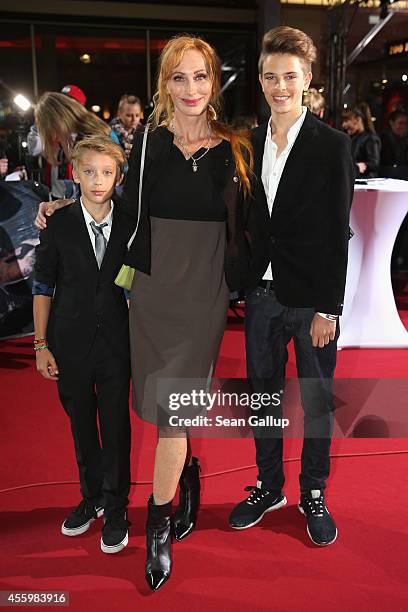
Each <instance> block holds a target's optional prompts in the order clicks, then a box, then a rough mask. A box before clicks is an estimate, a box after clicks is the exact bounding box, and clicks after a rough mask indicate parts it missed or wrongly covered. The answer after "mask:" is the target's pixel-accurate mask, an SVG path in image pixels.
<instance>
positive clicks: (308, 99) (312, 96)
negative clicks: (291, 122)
mask: <svg viewBox="0 0 408 612" xmlns="http://www.w3.org/2000/svg"><path fill="white" fill-rule="evenodd" d="M303 104H304V105H305V106H307V107H308V108H309V109H310V110H311V111H312V113H313V114H315V115H318V114H319V113H321V112H322V111H324V107H325V104H326V101H325V99H324V96H322V94H321V93H320V91H317V89H314V88H313V87H310V89H308V90H307V91H306V92H305V93H304V94H303Z"/></svg>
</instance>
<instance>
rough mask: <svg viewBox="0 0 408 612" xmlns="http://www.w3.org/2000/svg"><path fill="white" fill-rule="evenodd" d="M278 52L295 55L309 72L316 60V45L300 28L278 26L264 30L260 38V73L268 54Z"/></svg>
mask: <svg viewBox="0 0 408 612" xmlns="http://www.w3.org/2000/svg"><path fill="white" fill-rule="evenodd" d="M274 53H278V54H281V55H284V54H288V55H296V57H298V58H299V59H300V60H301V62H302V63H303V66H304V68H305V70H306V72H310V70H311V68H312V64H313V62H315V61H316V55H317V52H316V47H315V46H314V44H313V40H312V39H311V38H310V36H308V35H307V34H306V32H302V30H297V29H296V28H290V27H289V26H279V27H277V28H272V30H269V32H266V34H265V35H264V37H263V39H262V51H261V55H260V57H259V62H258V72H259V74H262V70H263V65H264V62H265V59H266V58H267V57H268V55H272V54H274Z"/></svg>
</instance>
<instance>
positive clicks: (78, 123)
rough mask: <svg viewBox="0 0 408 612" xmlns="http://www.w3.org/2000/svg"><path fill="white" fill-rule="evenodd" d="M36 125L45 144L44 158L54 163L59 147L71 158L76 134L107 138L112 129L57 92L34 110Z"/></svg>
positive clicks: (42, 98) (44, 97) (50, 94)
mask: <svg viewBox="0 0 408 612" xmlns="http://www.w3.org/2000/svg"><path fill="white" fill-rule="evenodd" d="M35 122H36V125H37V128H38V132H39V134H40V137H41V140H42V143H43V155H44V157H45V158H46V159H47V161H49V162H50V163H51V164H56V163H57V153H58V149H59V145H61V146H62V148H63V149H64V153H65V155H66V157H67V159H68V160H70V159H71V152H72V147H73V145H74V138H73V134H79V135H80V136H93V135H98V134H100V135H105V136H107V135H108V134H109V133H110V131H111V129H110V127H109V126H108V125H107V124H106V123H105V122H104V121H102V119H99V117H97V116H96V115H94V113H91V112H90V111H87V110H86V108H85V107H84V106H82V104H80V102H78V101H77V100H74V99H73V98H70V97H69V96H66V95H65V94H62V93H57V92H46V93H45V94H43V95H42V96H41V98H40V99H39V101H38V103H37V105H36V107H35Z"/></svg>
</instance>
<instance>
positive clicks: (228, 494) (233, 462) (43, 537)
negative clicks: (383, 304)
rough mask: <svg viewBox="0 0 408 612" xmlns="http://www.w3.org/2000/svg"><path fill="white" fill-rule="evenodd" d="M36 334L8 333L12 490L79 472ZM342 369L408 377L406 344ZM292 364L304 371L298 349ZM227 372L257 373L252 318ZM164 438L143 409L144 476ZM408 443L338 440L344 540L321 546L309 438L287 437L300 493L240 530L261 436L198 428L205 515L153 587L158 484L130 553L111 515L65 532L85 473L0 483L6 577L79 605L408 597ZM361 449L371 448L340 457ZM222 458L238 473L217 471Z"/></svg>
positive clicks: (5, 385)
mask: <svg viewBox="0 0 408 612" xmlns="http://www.w3.org/2000/svg"><path fill="white" fill-rule="evenodd" d="M407 314H408V313H407V312H406V311H405V312H404V313H403V315H404V316H405V319H406V323H407V322H408V317H406V315H407ZM31 346H32V345H31V338H26V339H20V340H15V341H2V342H1V341H0V350H1V353H0V377H1V392H0V393H1V427H0V447H1V451H2V462H1V466H0V489H1V490H4V489H9V488H13V487H21V486H23V485H28V484H32V483H49V482H61V481H73V480H76V469H75V463H74V455H73V449H72V446H71V439H70V435H69V428H68V422H67V419H66V417H65V414H64V412H63V410H62V408H61V407H60V406H59V403H58V400H57V395H56V392H55V387H54V385H53V383H47V382H46V381H44V380H43V379H41V377H40V376H38V375H37V373H36V372H35V370H34V367H33V363H34V359H33V357H34V356H33V352H32V349H31ZM336 373H337V375H338V376H342V377H345V376H347V377H356V378H359V377H373V378H374V377H395V378H403V377H407V375H408V363H407V357H406V351H400V350H364V351H362V350H343V351H341V352H339V355H338V367H337V372H336ZM288 374H289V376H294V375H295V366H294V359H293V351H292V350H291V351H290V362H289V364H288ZM217 375H218V376H219V377H227V376H229V377H243V376H244V375H245V362H244V339H243V332H242V325H241V323H240V322H239V321H237V320H236V319H234V318H232V319H231V320H230V323H229V326H228V330H227V332H226V334H225V337H224V342H223V346H222V351H221V357H220V360H219V363H218V368H217ZM154 446H155V435H154V430H153V428H152V427H150V426H147V425H145V424H143V423H142V422H141V421H140V420H138V419H136V417H134V415H133V456H132V464H133V480H136V481H138V482H140V481H142V482H143V481H144V482H146V481H150V480H151V477H152V465H153V452H154ZM407 449H408V441H407V440H404V439H402V440H398V439H347V440H336V441H334V442H333V446H332V453H333V455H334V458H333V460H332V474H331V478H330V481H329V487H328V495H327V497H328V501H329V504H330V509H331V511H332V513H333V514H334V516H335V518H336V521H337V524H338V528H339V537H338V540H337V541H336V542H335V543H334V544H333V545H332V546H330V547H327V548H317V547H315V546H313V545H312V543H311V542H310V540H309V538H308V536H307V534H306V531H305V523H304V518H303V517H302V516H301V515H300V514H299V512H298V510H297V508H296V502H297V495H298V481H297V475H298V471H299V462H298V461H297V460H292V459H296V458H297V457H299V453H300V444H299V442H298V441H296V440H288V441H287V444H286V448H285V453H286V457H287V459H289V461H288V462H287V463H286V476H287V480H286V484H285V493H286V496H287V497H288V506H287V507H286V508H284V509H282V510H279V511H277V512H274V513H270V514H268V515H266V517H265V518H264V520H263V521H262V523H261V524H260V525H258V526H256V527H254V528H253V529H249V530H247V531H240V532H235V531H233V530H231V529H229V528H228V526H227V517H228V514H229V512H230V510H231V508H232V506H233V504H234V503H236V501H237V500H239V499H240V498H242V497H244V495H245V493H244V491H243V487H244V486H245V485H247V484H254V483H255V478H256V470H255V468H254V467H253V464H254V453H253V443H252V441H251V440H236V439H234V440H222V439H215V440H214V439H212V440H211V439H202V440H194V452H195V454H197V455H198V456H199V457H200V458H201V461H202V466H203V476H204V477H203V480H202V482H203V505H202V510H201V513H200V517H199V525H198V528H197V530H196V531H195V532H194V534H193V535H192V536H190V537H189V538H188V539H187V540H186V541H184V542H181V543H177V544H175V546H174V561H175V565H174V573H173V576H172V578H171V580H170V581H169V583H168V584H167V585H166V586H165V587H164V588H163V589H162V590H161V591H159V592H158V593H154V594H152V593H151V592H150V591H149V590H148V589H147V587H146V586H145V582H144V576H143V567H144V559H145V550H144V534H143V529H144V521H145V508H144V505H145V502H146V498H147V496H148V494H149V493H150V490H151V486H150V484H140V485H138V486H136V487H133V488H132V497H131V506H130V510H129V518H130V520H131V522H132V527H131V530H130V534H131V537H130V541H129V545H128V547H127V548H126V549H125V550H124V551H123V552H122V553H120V554H118V555H104V554H103V553H102V552H101V551H100V548H99V538H100V534H99V528H100V522H98V523H95V524H94V525H93V526H92V528H91V529H90V531H89V532H87V533H86V534H84V535H83V536H80V537H78V538H71V539H69V538H66V537H64V536H62V535H61V534H60V533H59V529H60V523H61V522H62V520H63V518H64V517H65V515H66V513H67V511H68V509H71V508H72V506H73V505H75V504H76V503H77V502H78V501H79V496H78V485H76V484H56V485H47V486H36V487H30V488H17V489H16V490H13V491H8V492H3V493H0V531H1V557H0V564H1V566H0V576H1V585H0V590H3V591H4V590H17V591H22V590H23V591H28V590H37V591H69V593H70V609H71V610H74V611H75V612H76V611H82V610H91V611H92V612H93V611H94V610H95V611H105V610H106V611H108V610H119V609H120V610H122V611H124V612H126V611H128V610H129V611H130V610H132V611H133V610H147V609H150V610H176V609H177V610H178V609H180V608H186V609H190V610H203V611H204V610H205V611H206V610H211V611H212V610H218V609H220V608H222V609H223V610H235V611H237V610H276V611H289V610H290V611H296V612H298V611H299V612H303V611H305V612H306V611H308V612H309V611H310V610H311V609H313V610H314V611H317V612H323V611H325V612H327V611H330V612H332V611H335V612H337V611H339V612H340V611H341V612H343V611H344V610H347V611H349V610H351V611H353V612H354V611H356V612H357V610H362V611H366V610H367V611H368V610H370V611H371V610H372V611H377V610H378V611H383V610H386V609H387V610H390V611H391V610H392V612H394V611H397V610H406V609H407V607H408V568H407V563H406V556H407V550H408V526H407V521H406V508H407V506H408V487H407V485H408V482H407V481H408V475H407V470H406V455H405V454H402V453H398V451H404V450H405V451H407ZM374 453H381V454H377V455H375V454H374ZM355 454H357V455H360V456H348V457H344V456H343V457H341V456H339V455H355ZM246 466H249V467H246ZM251 466H252V467H251ZM239 468H243V469H239ZM230 470H235V471H230ZM223 471H229V472H228V473H227V474H218V475H211V474H214V473H219V472H223Z"/></svg>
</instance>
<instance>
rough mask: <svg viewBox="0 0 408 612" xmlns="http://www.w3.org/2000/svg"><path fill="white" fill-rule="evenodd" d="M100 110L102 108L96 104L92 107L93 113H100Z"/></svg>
mask: <svg viewBox="0 0 408 612" xmlns="http://www.w3.org/2000/svg"><path fill="white" fill-rule="evenodd" d="M100 110H101V107H100V106H99V104H94V105H93V106H91V111H93V112H94V113H99V111H100Z"/></svg>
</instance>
